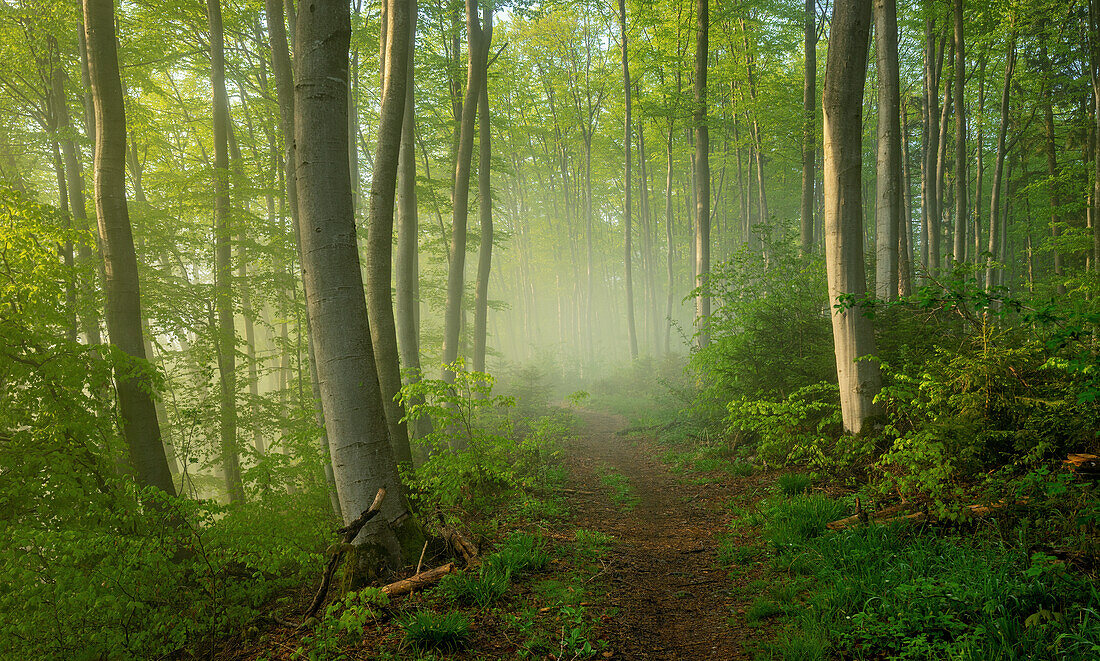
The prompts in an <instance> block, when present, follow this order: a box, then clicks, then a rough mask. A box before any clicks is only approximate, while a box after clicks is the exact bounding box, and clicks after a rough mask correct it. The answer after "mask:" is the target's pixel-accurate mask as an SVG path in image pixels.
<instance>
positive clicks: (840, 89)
mask: <svg viewBox="0 0 1100 661" xmlns="http://www.w3.org/2000/svg"><path fill="white" fill-rule="evenodd" d="M870 23H871V0H837V1H836V2H835V3H834V5H833V19H832V28H831V30H830V40H829V54H828V57H827V59H826V64H825V89H824V92H823V93H822V109H823V116H824V121H823V124H822V126H823V135H824V141H823V143H822V144H823V150H824V153H825V170H824V192H825V265H826V270H827V275H828V281H829V302H830V304H837V303H842V301H840V300H839V299H841V298H842V297H851V298H852V299H853V300H854V302H855V303H856V305H853V306H848V307H844V308H841V309H838V310H835V311H834V313H833V315H832V320H833V346H834V349H835V353H836V370H837V380H838V382H839V384H840V403H841V411H842V414H843V417H844V428H845V429H846V430H848V431H849V432H852V433H856V434H858V433H860V432H862V431H863V430H864V429H866V427H867V424H868V420H869V419H870V418H871V417H872V416H874V415H875V414H876V413H877V412H878V409H877V407H876V406H875V404H874V397H875V395H876V394H878V391H879V389H880V388H881V385H882V381H881V374H880V372H879V366H878V363H877V362H875V361H873V360H866V359H864V360H860V359H861V358H862V357H864V356H868V355H872V354H874V353H875V338H874V334H873V332H872V328H871V320H870V318H868V317H867V316H866V315H864V314H863V311H862V310H861V309H860V306H859V304H858V302H859V300H860V299H862V298H863V296H864V295H865V294H866V282H865V279H864V272H863V228H862V225H863V212H862V185H861V181H860V180H861V172H862V154H861V149H860V144H861V142H862V123H863V122H862V120H863V118H862V114H863V87H864V83H865V82H866V76H867V64H866V63H867V42H868V32H869V28H870Z"/></svg>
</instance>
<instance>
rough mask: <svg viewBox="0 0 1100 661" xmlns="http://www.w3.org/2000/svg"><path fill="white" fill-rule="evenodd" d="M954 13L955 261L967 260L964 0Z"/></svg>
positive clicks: (956, 6) (956, 3) (957, 0)
mask: <svg viewBox="0 0 1100 661" xmlns="http://www.w3.org/2000/svg"><path fill="white" fill-rule="evenodd" d="M953 4H954V15H955V236H954V244H953V246H952V248H953V250H952V252H953V253H954V257H955V261H956V262H959V263H962V262H965V261H966V226H967V223H968V221H969V220H970V215H969V213H968V211H967V208H966V207H967V202H968V201H969V200H968V198H967V191H966V186H967V180H966V177H967V174H966V163H967V158H966V98H965V97H964V96H963V92H964V91H965V89H964V85H965V84H966V42H965V39H964V38H963V0H954V2H953Z"/></svg>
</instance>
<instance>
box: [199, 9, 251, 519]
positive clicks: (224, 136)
mask: <svg viewBox="0 0 1100 661" xmlns="http://www.w3.org/2000/svg"><path fill="white" fill-rule="evenodd" d="M206 13H207V19H208V21H209V25H210V86H211V88H212V89H213V93H214V100H213V106H214V273H215V278H214V280H215V282H214V285H215V286H214V307H215V309H216V310H217V315H218V327H217V329H216V331H215V332H216V339H215V343H216V346H217V355H218V375H219V380H218V383H219V386H220V393H221V396H220V401H219V404H220V407H221V411H220V415H219V417H218V429H219V433H220V436H221V463H222V471H223V473H224V476H225V487H226V490H227V491H228V493H229V502H231V503H233V502H238V501H243V500H244V485H243V483H242V482H241V465H240V458H239V456H238V451H237V361H236V354H237V342H236V332H235V330H234V327H233V265H232V261H233V260H232V236H233V235H232V228H231V219H230V216H231V214H232V211H231V203H230V197H229V96H228V94H227V93H226V89H225V49H224V44H223V34H222V13H221V4H220V3H219V0H207V2H206Z"/></svg>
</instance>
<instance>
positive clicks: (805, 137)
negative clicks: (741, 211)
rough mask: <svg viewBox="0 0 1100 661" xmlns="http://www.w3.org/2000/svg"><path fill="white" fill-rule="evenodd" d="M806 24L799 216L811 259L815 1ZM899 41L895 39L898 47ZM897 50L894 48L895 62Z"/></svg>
mask: <svg viewBox="0 0 1100 661" xmlns="http://www.w3.org/2000/svg"><path fill="white" fill-rule="evenodd" d="M876 6H878V3H876ZM804 22H805V26H804V28H803V35H804V36H803V44H804V46H803V62H804V63H805V64H804V68H805V77H804V81H803V88H802V114H803V119H802V206H801V209H800V213H799V218H800V223H799V238H800V241H801V251H802V254H803V255H808V254H810V253H811V252H813V242H814V187H815V183H816V179H817V9H816V5H815V0H806V15H805V17H804ZM896 41H897V40H896V38H895V45H896ZM896 50H897V49H896V48H895V61H896ZM880 103H881V102H880Z"/></svg>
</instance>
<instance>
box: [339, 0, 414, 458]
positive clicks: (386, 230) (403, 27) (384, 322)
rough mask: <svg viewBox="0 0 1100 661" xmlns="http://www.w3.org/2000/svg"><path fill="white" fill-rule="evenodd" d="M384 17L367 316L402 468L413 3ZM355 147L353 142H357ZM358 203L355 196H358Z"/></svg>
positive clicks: (392, 5)
mask: <svg viewBox="0 0 1100 661" xmlns="http://www.w3.org/2000/svg"><path fill="white" fill-rule="evenodd" d="M383 15H384V16H386V17H387V20H385V21H384V28H385V32H384V33H383V40H382V44H383V55H382V58H381V67H382V71H381V80H382V106H381V113H380V116H379V120H378V145H377V147H376V151H375V156H374V174H373V176H372V178H371V186H370V199H369V201H368V202H367V209H368V211H367V215H368V222H367V314H368V316H369V318H370V331H371V344H372V346H373V347H374V364H375V367H376V369H377V370H378V384H379V386H380V387H381V389H382V406H383V408H384V409H385V412H386V427H387V429H388V432H389V438H390V443H391V444H392V445H393V450H394V455H395V456H396V457H397V460H398V461H399V462H402V463H408V462H411V461H412V451H411V450H410V448H409V433H408V428H407V426H406V424H405V423H404V422H403V421H402V419H403V418H404V416H405V413H404V410H403V408H402V406H401V405H400V404H398V403H397V401H396V399H395V398H396V397H397V393H398V391H399V390H401V362H400V358H399V354H398V351H397V327H396V323H395V321H394V315H393V295H392V293H391V289H390V286H391V283H392V279H393V273H392V265H393V261H392V260H393V210H394V196H395V194H396V193H395V191H396V186H397V162H398V157H399V155H400V151H401V130H402V123H403V121H404V116H405V100H406V96H407V95H406V92H405V86H406V85H407V83H408V60H409V53H410V52H411V48H410V44H409V38H410V36H411V32H410V31H409V21H410V14H409V8H408V0H386V5H385V7H384V8H383ZM352 142H354V136H352ZM353 186H354V182H353ZM353 197H354V195H353Z"/></svg>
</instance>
